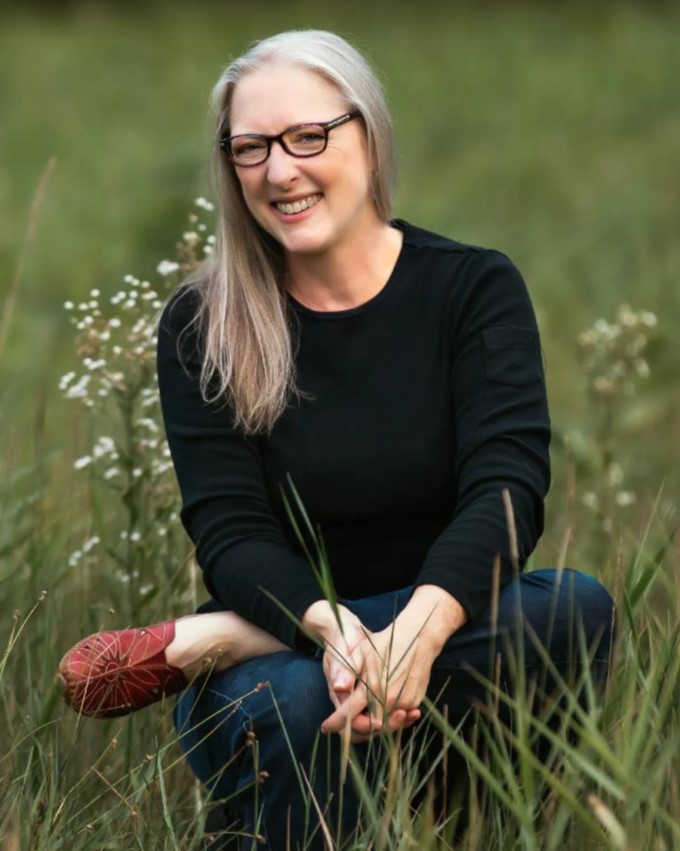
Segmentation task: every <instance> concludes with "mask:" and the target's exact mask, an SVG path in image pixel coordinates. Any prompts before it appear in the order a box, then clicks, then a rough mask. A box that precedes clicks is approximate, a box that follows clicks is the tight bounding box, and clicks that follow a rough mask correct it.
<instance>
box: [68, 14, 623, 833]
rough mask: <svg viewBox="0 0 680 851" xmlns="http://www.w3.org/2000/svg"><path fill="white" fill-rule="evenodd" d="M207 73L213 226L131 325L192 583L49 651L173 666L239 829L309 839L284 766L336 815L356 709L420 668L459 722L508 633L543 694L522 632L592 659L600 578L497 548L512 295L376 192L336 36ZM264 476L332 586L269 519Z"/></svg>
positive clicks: (523, 348)
mask: <svg viewBox="0 0 680 851" xmlns="http://www.w3.org/2000/svg"><path fill="white" fill-rule="evenodd" d="M213 101H214V105H215V109H216V113H217V133H216V139H215V147H214V152H213V165H214V175H215V185H216V196H217V202H218V207H219V216H218V222H217V242H216V246H215V250H214V252H213V254H212V255H211V256H210V257H209V258H208V259H207V260H206V261H205V263H204V264H203V265H202V266H201V268H200V269H199V270H198V271H197V272H196V273H195V275H193V276H192V278H190V279H189V280H188V281H186V282H185V283H184V285H183V286H182V287H181V288H180V290H179V291H178V293H176V294H175V296H173V298H172V299H171V300H170V302H169V304H168V305H167V306H166V308H165V310H164V313H163V317H162V319H161V325H160V330H159V338H158V376H159V384H160V391H161V401H162V406H163V415H164V419H165V426H166V431H167V436H168V441H169V444H170V448H171V451H172V457H173V463H174V466H175V470H176V473H177V478H178V481H179V485H180V489H181V492H182V498H183V511H182V521H183V523H184V526H185V528H186V530H187V532H188V533H189V535H190V536H191V538H192V539H193V540H194V542H195V543H196V554H197V559H198V561H199V563H200V565H201V567H202V568H203V571H204V578H205V583H206V586H207V588H208V591H209V592H210V595H211V599H210V601H209V602H208V603H206V604H204V606H202V607H201V609H200V610H199V613H198V614H197V615H194V616H189V617H185V618H182V619H180V620H178V621H168V622H166V623H163V624H158V625H155V626H152V627H143V628H140V629H131V630H122V631H118V632H111V633H101V634H99V635H96V636H91V637H90V638H89V639H86V640H85V641H83V642H81V643H80V644H78V645H76V647H75V648H73V650H71V651H70V652H69V653H68V654H67V655H66V657H65V658H64V660H63V661H62V664H61V667H60V674H61V677H62V681H63V686H64V689H65V693H66V696H67V699H68V700H69V702H70V703H71V704H72V705H73V706H74V707H75V708H76V709H78V710H79V711H81V712H83V713H84V714H89V715H92V716H95V717H108V716H111V715H116V714H125V713H126V712H130V711H133V710H134V709H138V708H140V707H142V706H145V705H147V704H149V703H152V702H154V701H155V700H157V699H158V698H159V697H160V696H161V695H162V694H170V693H173V692H176V691H180V690H183V693H182V695H181V697H180V699H179V700H178V702H177V705H176V709H175V722H176V725H177V728H178V731H179V732H180V734H181V743H182V745H183V747H184V748H185V750H186V754H187V760H188V762H189V764H190V765H191V767H192V768H193V770H194V771H195V773H196V774H197V776H198V777H199V778H200V779H201V780H202V781H203V782H204V783H205V784H206V785H207V786H208V788H209V789H210V790H211V792H212V794H213V796H214V797H215V798H218V799H228V800H229V810H230V811H231V812H233V813H236V814H238V815H239V816H240V819H241V823H242V827H243V831H242V832H241V833H240V834H239V837H240V838H239V837H237V838H236V840H235V841H236V842H239V841H240V843H241V844H240V845H239V847H242V848H245V847H250V844H251V840H252V837H253V835H254V834H261V835H263V836H264V837H265V838H266V841H267V842H268V843H269V846H270V847H271V848H273V849H284V848H288V847H291V843H292V847H296V846H299V847H305V848H310V849H311V848H322V847H325V846H326V840H325V839H324V837H323V832H322V830H321V829H320V827H319V823H318V822H317V821H315V820H313V819H310V815H309V813H310V809H309V801H308V800H306V793H307V792H308V791H311V792H312V793H313V795H314V800H315V801H316V802H317V803H318V804H319V805H320V807H321V809H322V810H323V812H324V820H325V821H326V823H327V824H328V825H332V826H333V828H335V827H336V826H337V829H338V832H339V834H340V839H342V837H349V836H350V834H352V833H355V832H356V831H357V830H358V831H359V832H360V831H361V825H358V818H359V812H360V806H359V798H358V795H357V790H356V789H355V787H354V785H353V782H352V781H351V780H347V781H346V783H345V784H344V787H343V780H342V776H343V775H342V771H341V762H342V754H343V742H342V739H343V738H345V739H349V740H350V742H351V743H354V745H355V746H356V759H357V760H359V761H360V762H361V763H363V762H365V760H366V758H367V754H368V744H369V742H370V740H371V739H372V738H374V737H380V736H389V734H390V733H391V732H394V731H396V730H398V729H402V730H404V731H405V736H407V737H408V736H417V735H418V734H419V731H420V728H421V727H422V726H423V725H422V714H423V712H422V706H423V701H424V699H425V697H426V696H428V697H430V698H431V699H434V700H436V701H437V704H438V705H439V706H440V707H441V708H442V709H443V708H444V707H445V708H446V712H448V717H449V719H450V720H451V721H452V722H453V723H458V722H462V720H463V719H464V718H465V717H466V714H467V713H468V711H469V708H470V705H471V702H475V701H477V702H479V701H485V700H486V699H487V697H488V694H487V691H486V689H485V688H484V686H483V685H482V679H480V677H481V678H483V677H489V676H490V675H491V673H492V672H491V671H490V668H489V666H490V663H493V665H494V666H495V667H494V672H493V673H494V676H495V677H498V680H497V681H498V682H499V684H500V685H501V687H502V688H505V689H507V690H508V691H512V689H513V688H515V684H514V683H515V675H517V674H518V671H517V665H516V664H515V665H513V660H515V662H516V660H517V659H521V660H522V662H523V665H524V667H525V669H523V670H521V671H520V672H519V676H518V678H517V679H518V682H520V683H526V681H527V680H532V681H533V683H534V686H535V685H536V679H537V678H539V683H538V685H539V689H540V690H539V694H540V693H542V692H548V693H550V691H551V688H552V686H553V685H554V682H553V680H552V679H551V677H549V676H548V672H547V668H546V666H545V654H544V653H543V651H542V650H541V648H540V647H539V646H538V642H540V643H542V644H543V645H544V647H545V648H546V650H547V652H548V653H549V654H550V655H551V656H552V660H553V661H552V663H551V665H550V666H548V667H550V671H551V674H552V675H553V676H554V675H555V674H556V673H557V674H558V675H559V678H565V679H567V678H569V677H570V676H572V677H573V676H578V674H579V672H580V671H581V670H582V668H583V666H584V665H586V664H592V666H593V669H594V670H595V671H596V673H597V674H598V675H600V676H603V675H604V674H605V673H606V671H607V666H608V654H609V649H610V641H611V632H612V620H613V611H612V602H611V598H610V597H609V594H608V593H607V592H606V591H605V590H604V588H602V586H601V585H599V583H598V582H596V581H595V580H594V579H592V578H591V577H588V576H585V575H582V574H579V573H576V572H573V571H550V570H545V571H534V572H532V573H529V574H526V575H518V571H519V569H520V568H521V567H522V566H523V565H524V563H525V562H526V560H527V558H528V556H529V555H530V553H531V552H532V550H533V549H534V546H535V544H536V541H537V539H538V537H539V536H540V534H541V532H542V530H543V500H544V497H545V494H546V492H547V490H548V486H549V481H550V472H549V456H548V445H549V440H550V423H549V417H548V410H547V401H546V392H545V383H544V376H543V368H542V363H541V353H540V343H539V336H538V330H537V328H536V321H535V317H534V313H533V309H532V306H531V301H530V299H529V295H528V292H527V289H526V286H525V284H524V281H523V279H522V277H521V275H520V274H519V272H518V271H517V269H516V268H515V267H514V265H513V264H512V263H511V261H510V260H509V259H508V258H507V257H505V256H504V255H502V254H500V253H499V252H497V251H493V250H489V249H483V248H478V247H474V246H470V245H465V244H462V243H459V242H456V241H453V240H451V239H447V238H445V237H442V236H438V235H436V234H433V233H429V232H427V231H424V230H421V229H419V228H417V227H414V226H413V225H410V224H408V223H407V222H404V221H402V220H399V219H394V218H392V213H391V191H392V184H393V177H394V151H393V144H392V134H391V125H390V119H389V114H388V112H387V107H386V105H385V101H384V98H383V95H382V91H381V89H380V85H379V83H378V81H377V79H376V78H375V75H374V74H373V72H372V70H371V69H370V67H369V66H368V65H367V63H366V61H365V60H364V59H363V57H361V55H360V54H359V53H358V52H357V51H356V50H355V49H354V48H353V47H352V46H351V45H349V44H348V43H347V42H346V41H344V40H343V39H341V38H339V37H338V36H336V35H333V34H332V33H326V32H316V31H303V32H290V33H282V34H280V35H277V36H274V37H272V38H270V39H266V40H264V41H262V42H260V43H258V44H256V45H255V46H254V47H253V48H252V49H251V50H250V51H249V52H248V53H247V54H245V56H243V57H242V58H240V59H238V60H236V61H235V62H233V63H232V64H231V65H230V66H229V67H228V68H227V70H226V71H225V72H224V74H223V75H222V77H221V78H220V80H219V81H218V83H217V85H216V87H215V89H214V92H213ZM288 476H290V477H292V480H293V482H294V484H295V487H296V489H297V491H298V492H299V493H300V495H301V497H302V501H303V502H304V504H305V506H306V508H307V511H308V513H309V514H310V516H311V517H312V518H313V520H314V521H315V522H318V523H319V524H320V526H321V530H322V533H323V537H324V543H325V547H326V550H327V553H328V558H329V561H330V569H331V573H332V579H333V583H334V585H335V590H336V591H337V594H338V595H339V604H338V605H337V607H336V606H334V605H332V604H331V601H330V600H329V599H326V597H325V595H324V593H323V591H322V589H321V587H320V585H319V583H318V581H317V578H316V577H315V575H314V573H313V572H312V570H311V569H310V566H309V564H308V563H307V561H306V559H305V551H304V547H303V545H302V543H301V542H300V541H299V540H298V539H297V537H296V535H295V534H294V532H293V530H292V528H291V526H290V524H289V521H288V517H287V511H286V501H285V499H284V498H283V496H282V491H281V487H282V485H283V484H284V483H285V482H286V480H287V477H288ZM525 627H526V630H525ZM581 628H582V630H583V632H580V630H581ZM527 634H530V635H531V636H532V638H533V639H537V641H535V640H532V641H529V640H528V639H526V637H525V636H526V635H527ZM576 636H579V637H583V638H585V645H584V646H587V647H588V648H589V649H590V650H591V651H592V659H590V660H586V659H584V658H583V657H582V656H580V655H579V654H578V652H577V651H576V646H575V645H574V644H573V643H572V642H573V641H574V638H575V637H576ZM310 639H311V640H310ZM206 672H207V673H206ZM199 676H200V677H201V680H200V682H194V683H192V682H191V681H192V680H193V679H195V678H196V677H199ZM263 683H266V684H267V687H266V688H265V687H263ZM282 726H283V728H285V733H284V730H282ZM319 731H321V732H323V733H329V734H331V735H329V736H327V737H326V738H325V740H324V741H323V743H322V744H319V742H318V734H319ZM253 741H257V743H258V747H257V748H249V747H248V744H252V743H253ZM254 755H255V756H256V759H253V757H254ZM300 765H302V768H303V769H304V772H305V776H306V777H307V778H308V779H309V789H306V788H305V786H304V784H302V787H301V786H300V784H299V782H298V781H299V777H300V774H299V766H300ZM263 777H264V778H265V779H264V782H263V783H261V781H262V779H263ZM452 779H460V778H452ZM341 787H342V788H341ZM446 788H447V784H446V783H442V784H441V787H440V790H439V792H440V798H441V803H442V805H443V806H444V807H446V805H447V801H446V799H445V795H444V791H443V790H444V789H446Z"/></svg>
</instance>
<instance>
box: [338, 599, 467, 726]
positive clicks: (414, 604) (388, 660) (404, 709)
mask: <svg viewBox="0 0 680 851" xmlns="http://www.w3.org/2000/svg"><path fill="white" fill-rule="evenodd" d="M466 620H467V614H466V612H465V610H464V609H463V607H462V606H461V605H460V603H458V601H457V600H456V599H455V598H454V597H453V596H452V595H451V594H449V593H448V592H447V591H445V590H444V589H442V588H439V587H438V586H434V585H422V586H419V587H418V588H416V590H415V591H414V593H413V595H412V597H411V599H410V601H409V603H408V605H407V606H406V607H405V608H404V610H403V611H402V612H401V614H400V615H399V616H398V617H397V618H396V620H395V621H394V623H392V624H391V625H390V626H389V627H388V628H387V629H385V630H383V631H382V632H378V633H371V632H370V631H369V630H367V629H365V628H363V629H364V633H365V638H364V640H363V641H362V642H361V643H360V644H359V645H358V646H357V647H356V649H355V650H354V651H353V652H352V654H351V658H346V659H344V660H338V659H337V654H336V656H335V657H333V656H329V658H328V659H327V658H326V654H324V671H325V672H326V677H327V679H328V681H329V684H330V688H331V689H332V692H333V694H332V695H331V699H332V700H333V695H335V697H336V700H333V703H334V705H335V706H336V711H335V712H334V713H332V714H331V715H330V716H329V717H328V718H327V719H326V720H325V721H324V722H323V724H322V725H321V729H322V731H323V732H338V733H339V732H343V731H344V732H345V733H347V732H348V731H349V732H350V735H351V741H353V742H356V741H365V740H366V739H367V738H370V736H371V735H372V734H373V733H376V732H384V731H385V730H387V729H391V730H395V729H397V728H399V727H408V726H411V724H413V723H415V722H416V721H417V720H418V719H419V718H420V717H421V711H420V708H419V707H420V704H421V702H422V700H423V698H424V697H425V694H426V691H427V686H428V684H429V681H430V675H431V670H432V664H433V663H434V660H435V659H436V658H437V656H438V655H439V653H440V652H441V650H442V648H443V646H444V644H445V643H446V641H447V639H448V638H449V636H450V635H452V634H453V632H455V631H456V630H457V629H458V628H459V627H461V626H462V625H463V624H464V623H465V621H466Z"/></svg>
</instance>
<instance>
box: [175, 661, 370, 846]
mask: <svg viewBox="0 0 680 851" xmlns="http://www.w3.org/2000/svg"><path fill="white" fill-rule="evenodd" d="M332 711H333V705H332V703H331V701H330V698H329V697H328V689H327V684H326V678H325V677H324V674H323V670H322V667H321V661H320V660H319V659H316V658H314V657H310V656H308V655H306V654H302V653H298V652H295V651H282V652H279V653H273V654H270V655H267V656H262V657H259V658H257V659H252V660H250V661H249V662H244V663H243V664H240V665H237V666H235V667H233V668H230V669H228V670H226V671H222V672H220V673H217V674H215V675H213V676H212V677H211V678H210V679H209V680H208V681H207V683H206V685H205V687H204V688H203V690H201V688H200V687H198V686H196V687H192V688H189V689H187V690H186V691H185V692H184V693H183V694H182V696H181V698H180V699H179V701H178V702H177V705H176V707H175V724H176V726H177V729H178V732H179V733H180V744H181V746H182V748H183V749H184V750H185V752H186V757H187V761H188V762H189V765H190V766H191V768H192V770H193V772H194V773H195V774H196V775H197V776H198V778H199V779H200V780H201V781H202V782H203V783H204V784H205V785H206V787H207V788H208V790H209V791H210V793H211V797H212V798H213V799H227V798H228V799H229V801H228V807H229V809H230V810H231V811H232V813H234V814H238V815H240V816H241V822H242V825H243V830H244V832H247V833H249V834H259V835H261V836H266V838H267V840H268V841H269V845H268V847H270V848H272V849H274V851H278V849H282V850H283V849H287V848H290V849H296V848H298V846H299V847H300V848H302V847H309V848H310V849H316V848H319V849H321V848H324V842H323V838H322V835H321V832H320V830H319V818H318V816H317V813H316V811H315V809H314V806H313V804H312V803H311V800H310V795H309V793H308V786H307V782H308V781H309V784H310V786H311V788H312V789H313V792H314V796H315V798H316V800H317V802H318V803H319V806H320V807H321V809H322V810H323V811H324V819H325V821H326V822H327V824H328V826H329V828H330V830H331V832H332V833H333V834H336V833H337V832H338V830H339V829H340V830H344V831H346V832H348V833H349V832H350V831H351V830H352V829H353V828H354V827H355V826H356V813H357V802H356V798H355V795H354V788H353V786H352V784H351V782H350V781H349V780H348V781H347V782H346V783H345V784H344V785H343V786H342V787H341V784H340V761H341V741H340V737H339V736H324V735H321V733H320V732H319V727H320V725H321V722H322V721H323V720H324V718H326V717H327V716H328V715H330V714H331V712H332ZM305 777H306V778H307V779H305ZM329 798H330V804H329ZM289 837H290V840H289ZM310 839H311V841H310ZM234 847H235V848H239V849H240V851H243V849H249V848H251V847H258V848H261V847H263V846H262V845H255V844H254V843H253V841H252V840H251V839H248V838H246V837H242V838H241V839H240V841H239V844H235V845H234Z"/></svg>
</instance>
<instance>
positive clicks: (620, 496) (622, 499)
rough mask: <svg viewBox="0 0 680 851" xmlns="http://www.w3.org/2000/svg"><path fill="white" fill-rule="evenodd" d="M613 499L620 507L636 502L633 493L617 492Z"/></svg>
mask: <svg viewBox="0 0 680 851" xmlns="http://www.w3.org/2000/svg"><path fill="white" fill-rule="evenodd" d="M614 498H615V499H616V504H617V505H620V506H622V507H625V506H626V505H632V504H633V503H634V502H635V500H636V496H635V494H634V493H633V491H619V492H618V493H617V494H616V496H615V497H614Z"/></svg>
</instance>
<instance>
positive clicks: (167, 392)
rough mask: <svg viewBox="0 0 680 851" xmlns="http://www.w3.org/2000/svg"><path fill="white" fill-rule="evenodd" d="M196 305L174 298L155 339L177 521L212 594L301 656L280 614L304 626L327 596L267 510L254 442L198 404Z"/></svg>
mask: <svg viewBox="0 0 680 851" xmlns="http://www.w3.org/2000/svg"><path fill="white" fill-rule="evenodd" d="M197 303H198V297H197V296H196V294H195V293H192V292H191V291H189V290H184V291H180V293H179V294H178V295H175V296H174V297H173V298H172V299H171V300H170V302H169V303H168V305H167V306H166V307H165V309H164V311H163V314H162V316H161V320H160V324H159V333H158V349H157V368H158V382H159V388H160V397H161V408H162V411H163V419H164V422H165V430H166V434H167V439H168V444H169V446H170V452H171V455H172V460H173V464H174V467H175V473H176V475H177V480H178V482H179V487H180V492H181V496H182V511H181V520H182V523H183V525H184V528H185V529H186V531H187V533H188V534H189V537H190V538H191V539H192V541H193V542H194V544H195V546H196V558H197V561H198V563H199V565H200V566H201V568H202V570H203V578H204V582H205V585H206V587H207V589H208V591H209V592H210V594H211V595H212V596H213V597H214V598H215V599H216V600H217V601H218V602H219V603H220V604H221V605H222V606H224V608H225V609H229V610H232V611H235V612H237V613H238V614H240V615H241V616H243V617H244V618H246V619H247V620H249V621H251V622H252V623H254V624H257V625H258V626H260V627H262V628H263V629H265V630H266V631H267V632H269V633H270V634H271V635H274V636H275V637H276V638H278V639H279V640H280V641H282V642H283V643H284V644H287V645H289V646H291V647H292V646H300V647H306V646H307V643H306V642H305V641H304V639H303V637H302V636H301V635H300V634H299V632H298V631H297V628H296V625H295V622H294V621H293V620H292V619H291V618H290V617H289V615H287V614H286V612H285V611H284V610H283V609H282V608H281V606H283V607H285V609H286V610H288V611H289V612H291V613H292V614H293V615H295V616H296V617H298V618H300V617H301V616H302V614H303V613H304V611H305V610H306V609H307V607H308V606H309V605H311V604H312V603H313V602H315V601H316V600H319V599H322V597H323V594H322V593H321V590H320V587H319V585H318V583H317V581H316V579H315V577H314V574H313V573H312V570H311V568H310V566H309V565H308V564H307V562H306V561H305V560H304V559H303V558H301V557H299V556H298V555H296V554H295V553H294V552H293V551H292V550H291V549H290V547H289V545H288V544H287V542H286V540H285V537H284V535H283V531H282V529H281V528H280V525H279V523H278V521H277V520H276V518H275V517H274V515H273V513H272V511H271V507H270V503H269V498H268V494H267V491H266V487H265V484H264V480H263V476H262V466H261V460H260V455H259V450H258V441H257V439H255V438H251V437H245V436H244V435H243V434H242V433H241V432H240V431H239V430H237V429H236V428H234V426H233V419H232V417H231V415H230V409H229V407H228V406H227V405H224V404H219V403H214V404H207V403H206V402H205V401H204V400H203V397H202V395H201V391H200V386H199V375H200V369H201V356H200V351H199V345H198V335H197V333H196V331H195V330H192V331H191V332H190V333H187V332H186V331H185V329H186V328H187V326H188V325H189V324H190V323H191V320H192V318H193V316H194V314H195V310H196V308H197ZM272 597H273V598H275V600H277V601H278V603H280V604H281V605H277V603H276V602H274V601H273V600H272Z"/></svg>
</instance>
